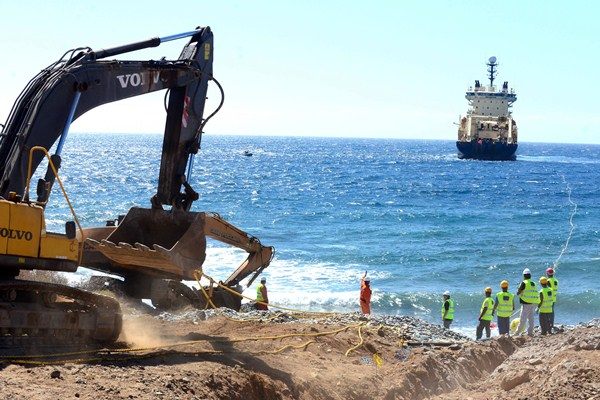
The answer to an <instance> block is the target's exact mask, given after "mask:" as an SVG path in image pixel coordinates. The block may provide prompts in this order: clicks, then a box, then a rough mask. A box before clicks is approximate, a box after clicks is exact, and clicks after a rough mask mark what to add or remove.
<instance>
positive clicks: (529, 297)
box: [516, 268, 540, 336]
mask: <svg viewBox="0 0 600 400" xmlns="http://www.w3.org/2000/svg"><path fill="white" fill-rule="evenodd" d="M517 296H519V302H520V303H521V315H520V316H519V326H518V327H517V331H516V334H517V335H520V334H522V333H523V331H524V330H525V324H527V334H528V335H529V336H533V327H534V326H535V322H534V315H533V314H534V312H535V308H536V307H537V305H538V304H539V303H540V295H539V294H538V291H537V287H536V285H535V282H534V281H532V280H531V271H530V270H529V268H525V269H524V270H523V282H521V285H519V289H518V290H517Z"/></svg>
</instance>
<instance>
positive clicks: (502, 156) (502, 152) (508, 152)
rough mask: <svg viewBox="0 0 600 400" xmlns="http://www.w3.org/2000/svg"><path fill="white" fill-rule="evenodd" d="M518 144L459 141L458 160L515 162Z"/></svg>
mask: <svg viewBox="0 0 600 400" xmlns="http://www.w3.org/2000/svg"><path fill="white" fill-rule="evenodd" d="M517 147H518V145H517V144H516V143H505V142H492V141H479V142H478V141H477V140H473V141H470V142H463V141H457V142H456V148H457V149H458V158H460V159H471V160H491V161H515V160H516V159H517V155H516V154H515V153H516V151H517Z"/></svg>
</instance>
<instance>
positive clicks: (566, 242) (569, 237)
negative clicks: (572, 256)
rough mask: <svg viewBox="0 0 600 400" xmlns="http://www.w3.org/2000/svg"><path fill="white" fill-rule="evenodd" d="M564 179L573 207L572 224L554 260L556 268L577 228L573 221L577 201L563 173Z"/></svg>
mask: <svg viewBox="0 0 600 400" xmlns="http://www.w3.org/2000/svg"><path fill="white" fill-rule="evenodd" d="M562 180H563V183H564V184H565V185H566V191H567V194H568V196H569V197H568V200H569V204H570V205H571V206H572V207H573V209H572V210H571V215H570V216H569V226H570V228H569V235H568V236H567V240H566V241H565V244H564V246H563V248H562V250H561V251H560V254H559V255H558V257H557V258H556V261H554V269H558V264H559V262H560V259H561V258H562V256H563V254H565V252H566V251H567V248H568V247H569V242H570V241H571V237H572V236H573V231H574V230H575V224H574V223H573V217H574V216H575V214H576V213H577V203H575V202H574V201H573V199H572V198H571V186H570V185H569V183H568V182H567V180H566V179H565V176H564V175H562Z"/></svg>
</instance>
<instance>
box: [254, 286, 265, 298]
mask: <svg viewBox="0 0 600 400" xmlns="http://www.w3.org/2000/svg"><path fill="white" fill-rule="evenodd" d="M264 287H265V285H263V284H262V283H261V284H260V285H258V286H257V287H256V301H263V302H264V301H265V299H264V297H263V295H262V288H264Z"/></svg>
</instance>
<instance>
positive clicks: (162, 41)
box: [160, 29, 202, 43]
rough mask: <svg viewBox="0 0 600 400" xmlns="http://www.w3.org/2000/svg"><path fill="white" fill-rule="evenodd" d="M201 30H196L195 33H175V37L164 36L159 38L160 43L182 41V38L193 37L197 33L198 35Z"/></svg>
mask: <svg viewBox="0 0 600 400" xmlns="http://www.w3.org/2000/svg"><path fill="white" fill-rule="evenodd" d="M201 31H202V29H196V30H195V31H189V32H183V33H176V34H175V35H170V36H164V37H161V38H160V42H161V43H165V42H170V41H171V40H177V39H183V38H184V37H190V36H194V35H195V34H197V33H200V32H201Z"/></svg>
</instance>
